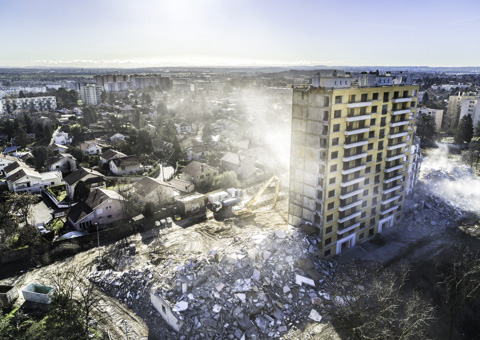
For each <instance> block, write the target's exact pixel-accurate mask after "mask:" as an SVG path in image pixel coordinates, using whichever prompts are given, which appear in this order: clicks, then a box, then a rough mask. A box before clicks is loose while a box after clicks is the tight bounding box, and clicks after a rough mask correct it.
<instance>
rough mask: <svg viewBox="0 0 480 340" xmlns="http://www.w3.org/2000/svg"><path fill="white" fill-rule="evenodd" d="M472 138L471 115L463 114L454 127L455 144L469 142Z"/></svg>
mask: <svg viewBox="0 0 480 340" xmlns="http://www.w3.org/2000/svg"><path fill="white" fill-rule="evenodd" d="M472 138H473V121H472V116H471V115H469V114H468V115H465V116H463V117H462V119H460V123H459V124H458V126H457V128H456V129H455V135H454V140H455V143H457V144H463V143H464V142H467V143H470V141H471V140H472Z"/></svg>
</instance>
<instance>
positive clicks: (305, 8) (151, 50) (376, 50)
mask: <svg viewBox="0 0 480 340" xmlns="http://www.w3.org/2000/svg"><path fill="white" fill-rule="evenodd" d="M0 32H1V33H0V66H8V67H14V66H62V67H65V66H68V67H71V66H78V67H151V66H158V67H165V66H302V65H308V66H313V65H326V66H435V67H439V66H447V67H457V66H458V67H460V66H480V57H479V56H480V44H479V38H478V32H480V1H479V0H457V1H438V0H436V1H431V0H420V1H418V0H416V1H411V0H403V1H388V0H382V1H379V0H349V1H346V0H336V1H332V0H328V1H323V0H312V1H310V0H304V1H302V0H297V1H292V0H289V1H284V0H68V1H67V0H15V1H12V0H0Z"/></svg>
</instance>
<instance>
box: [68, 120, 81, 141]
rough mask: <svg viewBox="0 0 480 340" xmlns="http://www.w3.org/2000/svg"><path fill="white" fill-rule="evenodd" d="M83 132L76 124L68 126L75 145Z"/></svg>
mask: <svg viewBox="0 0 480 340" xmlns="http://www.w3.org/2000/svg"><path fill="white" fill-rule="evenodd" d="M82 133H83V130H82V127H81V126H80V125H78V124H75V125H72V126H70V135H71V136H72V137H73V140H74V141H75V143H78V142H79V141H80V136H81V135H82Z"/></svg>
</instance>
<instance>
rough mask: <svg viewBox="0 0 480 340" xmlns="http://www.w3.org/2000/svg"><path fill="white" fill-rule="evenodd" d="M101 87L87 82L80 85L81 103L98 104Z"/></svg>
mask: <svg viewBox="0 0 480 340" xmlns="http://www.w3.org/2000/svg"><path fill="white" fill-rule="evenodd" d="M101 95H102V87H101V86H97V85H95V84H87V85H84V86H81V87H80V98H82V102H83V105H98V104H100V103H101V102H102V100H101Z"/></svg>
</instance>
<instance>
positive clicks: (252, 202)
mask: <svg viewBox="0 0 480 340" xmlns="http://www.w3.org/2000/svg"><path fill="white" fill-rule="evenodd" d="M273 181H276V188H275V201H274V203H273V208H275V206H276V205H277V198H278V191H279V190H280V179H279V178H278V177H277V176H273V177H272V178H270V179H269V180H268V181H267V182H266V183H265V184H264V185H263V187H262V188H261V189H260V190H258V192H257V194H256V195H255V196H253V197H252V199H251V200H250V201H248V203H247V205H245V208H246V209H248V208H250V206H251V205H252V204H254V203H255V202H256V201H257V200H258V199H259V197H260V196H262V194H263V192H264V191H265V190H266V189H267V188H268V186H269V185H270V183H272V182H273Z"/></svg>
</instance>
